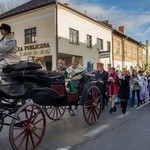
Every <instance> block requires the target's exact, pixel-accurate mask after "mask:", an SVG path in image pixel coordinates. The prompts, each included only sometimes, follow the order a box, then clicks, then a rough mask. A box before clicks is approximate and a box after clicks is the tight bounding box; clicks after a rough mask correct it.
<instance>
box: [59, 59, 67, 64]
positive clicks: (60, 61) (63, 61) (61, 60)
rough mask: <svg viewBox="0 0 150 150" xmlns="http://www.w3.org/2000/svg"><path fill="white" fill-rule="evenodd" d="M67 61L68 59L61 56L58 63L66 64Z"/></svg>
mask: <svg viewBox="0 0 150 150" xmlns="http://www.w3.org/2000/svg"><path fill="white" fill-rule="evenodd" d="M65 63H66V61H65V60H63V59H61V58H60V59H59V60H58V64H65Z"/></svg>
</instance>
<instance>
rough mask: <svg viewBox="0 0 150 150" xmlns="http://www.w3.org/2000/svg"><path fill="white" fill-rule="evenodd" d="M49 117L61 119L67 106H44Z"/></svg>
mask: <svg viewBox="0 0 150 150" xmlns="http://www.w3.org/2000/svg"><path fill="white" fill-rule="evenodd" d="M43 107H44V110H45V113H46V115H47V117H48V118H49V119H51V120H54V121H56V120H59V119H60V118H61V117H62V116H63V115H64V113H65V110H66V106H43Z"/></svg>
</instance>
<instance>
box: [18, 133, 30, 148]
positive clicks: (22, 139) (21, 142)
mask: <svg viewBox="0 0 150 150" xmlns="http://www.w3.org/2000/svg"><path fill="white" fill-rule="evenodd" d="M27 134H28V133H27V132H25V134H24V136H23V138H22V140H21V142H20V145H19V147H18V149H21V146H22V143H23V142H24V140H25V138H26V135H27Z"/></svg>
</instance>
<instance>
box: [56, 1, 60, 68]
mask: <svg viewBox="0 0 150 150" xmlns="http://www.w3.org/2000/svg"><path fill="white" fill-rule="evenodd" d="M55 23H56V65H57V61H58V58H59V54H58V53H59V51H58V1H57V0H56V22H55Z"/></svg>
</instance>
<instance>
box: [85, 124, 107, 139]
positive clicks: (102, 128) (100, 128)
mask: <svg viewBox="0 0 150 150" xmlns="http://www.w3.org/2000/svg"><path fill="white" fill-rule="evenodd" d="M108 127H109V125H107V124H106V125H101V126H100V127H98V128H96V129H94V130H92V131H90V132H87V133H86V134H84V135H83V136H86V137H93V136H95V135H96V134H98V133H100V132H101V131H103V130H104V129H106V128H108Z"/></svg>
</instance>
